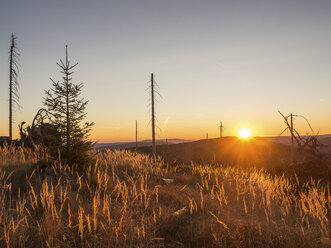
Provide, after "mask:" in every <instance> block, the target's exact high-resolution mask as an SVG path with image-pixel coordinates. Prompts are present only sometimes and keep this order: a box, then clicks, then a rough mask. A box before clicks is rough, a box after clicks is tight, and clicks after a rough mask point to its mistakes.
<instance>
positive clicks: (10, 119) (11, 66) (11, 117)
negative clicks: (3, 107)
mask: <svg viewBox="0 0 331 248" xmlns="http://www.w3.org/2000/svg"><path fill="white" fill-rule="evenodd" d="M14 47H15V38H14V36H13V35H12V37H11V45H10V58H9V139H10V140H12V139H13V129H12V128H13V53H14Z"/></svg>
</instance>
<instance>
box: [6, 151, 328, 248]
mask: <svg viewBox="0 0 331 248" xmlns="http://www.w3.org/2000/svg"><path fill="white" fill-rule="evenodd" d="M94 153H95V156H96V158H97V160H96V163H95V164H93V165H91V166H90V167H89V168H88V169H87V170H86V171H84V172H83V171H79V170H75V169H74V168H70V167H68V166H66V165H65V164H61V163H60V162H57V161H53V162H51V161H45V160H40V154H41V152H40V151H39V150H38V149H36V150H31V149H28V148H22V147H14V146H3V147H0V233H1V235H0V247H329V246H330V244H331V243H330V229H329V225H330V207H331V194H330V187H329V184H328V183H325V182H322V181H318V180H317V181H316V180H313V179H311V180H310V181H307V182H302V181H301V180H300V179H299V178H298V177H296V176H295V175H294V176H291V177H290V176H285V175H278V176H277V175H271V174H269V173H268V172H267V171H266V170H264V169H262V168H254V167H249V168H247V167H245V168H243V167H236V166H233V167H226V166H222V165H218V166H215V165H208V164H204V165H202V164H194V163H191V164H186V165H184V164H182V165H181V164H178V165H176V166H170V165H169V164H167V163H165V162H164V161H163V160H162V159H161V158H160V157H157V158H153V159H152V158H151V157H149V156H148V155H144V154H140V153H134V152H129V151H110V150H105V151H102V152H96V151H94Z"/></svg>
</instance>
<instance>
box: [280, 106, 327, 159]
mask: <svg viewBox="0 0 331 248" xmlns="http://www.w3.org/2000/svg"><path fill="white" fill-rule="evenodd" d="M278 112H279V114H280V115H281V116H282V117H283V119H284V123H285V125H286V128H285V129H284V130H283V132H282V133H281V134H280V135H282V134H283V133H285V132H286V131H289V132H290V135H291V160H292V161H291V162H292V163H293V162H294V143H295V144H296V146H297V148H298V150H299V151H306V152H308V153H309V154H311V155H312V156H313V157H315V158H322V157H323V154H324V153H323V149H322V148H323V147H325V145H324V144H322V143H321V142H320V141H319V140H318V138H317V136H318V134H314V130H313V128H312V126H311V125H310V123H309V121H308V119H307V118H306V117H304V116H302V115H294V114H292V113H291V114H290V115H284V114H283V113H282V112H280V111H278ZM295 117H297V118H301V119H304V120H305V122H306V123H307V125H308V127H309V130H310V132H311V133H308V134H306V135H300V133H299V132H298V131H297V130H296V129H295V127H294V118H295Z"/></svg>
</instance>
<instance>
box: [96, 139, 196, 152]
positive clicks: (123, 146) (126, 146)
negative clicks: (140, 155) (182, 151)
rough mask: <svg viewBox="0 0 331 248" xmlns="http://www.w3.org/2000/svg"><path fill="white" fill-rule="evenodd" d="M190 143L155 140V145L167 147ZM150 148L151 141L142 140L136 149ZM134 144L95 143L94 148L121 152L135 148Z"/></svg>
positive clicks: (178, 140) (173, 140)
mask: <svg viewBox="0 0 331 248" xmlns="http://www.w3.org/2000/svg"><path fill="white" fill-rule="evenodd" d="M187 142H192V140H184V139H158V140H156V145H157V146H159V145H167V144H168V145H169V144H179V143H187ZM148 146H152V141H151V140H142V141H138V147H148ZM135 147H136V142H114V143H97V144H96V145H95V148H96V149H97V150H105V149H110V150H121V149H129V148H135Z"/></svg>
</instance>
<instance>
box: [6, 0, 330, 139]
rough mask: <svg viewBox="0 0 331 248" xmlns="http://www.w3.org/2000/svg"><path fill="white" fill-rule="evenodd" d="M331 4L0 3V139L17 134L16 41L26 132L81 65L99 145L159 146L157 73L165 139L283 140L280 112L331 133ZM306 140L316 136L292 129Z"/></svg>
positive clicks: (213, 0) (289, 0) (296, 0)
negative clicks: (12, 106)
mask: <svg viewBox="0 0 331 248" xmlns="http://www.w3.org/2000/svg"><path fill="white" fill-rule="evenodd" d="M330 13H331V1H330V0H315V1H311V0H278V1H275V0H228V1H223V0H199V1H198V0H149V1H147V0H139V1H137V0H131V1H130V0H121V1H111V0H108V1H107V0H93V1H92V0H57V1H51V0H49V1H48V0H28V1H27V0H21V1H18V0H10V1H9V0H1V1H0V136H6V135H8V94H9V93H8V84H9V75H8V73H9V63H8V61H9V53H8V52H9V44H10V36H11V34H12V33H14V34H15V35H16V36H17V43H18V45H19V49H20V54H21V56H20V65H21V70H20V78H21V79H20V105H21V106H22V108H21V109H20V110H19V109H17V110H15V113H14V120H15V123H14V131H15V132H14V137H15V138H18V137H19V132H18V124H19V123H21V122H22V121H26V122H27V123H31V122H32V119H33V117H34V115H35V114H36V113H37V111H38V109H39V108H41V107H43V105H42V101H43V97H44V96H45V94H44V90H48V89H50V88H51V81H50V79H49V78H50V77H51V78H53V79H55V80H57V79H60V73H59V68H58V66H57V65H56V62H58V61H59V60H60V59H63V58H64V56H65V45H68V49H69V59H70V60H71V61H72V62H79V65H78V66H77V67H76V70H75V74H74V75H73V82H75V83H81V82H82V83H84V88H83V96H84V98H85V99H86V100H89V104H88V107H87V112H88V116H87V119H86V120H87V121H93V122H94V123H95V125H94V128H93V132H92V133H91V139H92V140H94V141H99V142H111V141H112V142H114V141H129V140H134V138H135V120H137V121H138V136H139V139H140V140H142V139H150V138H151V125H150V123H149V121H150V109H149V106H148V102H149V93H150V92H149V91H148V90H146V89H147V87H148V85H149V81H150V74H151V73H154V74H155V80H156V82H157V84H158V85H159V92H160V94H161V95H162V98H159V99H158V103H157V105H156V114H157V119H158V126H159V129H158V132H157V134H158V135H157V138H161V139H164V138H168V139H170V138H182V139H192V140H193V139H203V138H205V136H206V133H208V136H209V138H213V137H217V136H218V135H219V122H220V121H222V122H223V125H224V127H225V128H224V135H237V133H238V130H239V129H240V128H242V127H245V128H249V129H251V130H252V132H253V135H259V136H277V135H279V134H280V133H281V132H282V131H283V129H284V128H285V126H284V123H283V120H282V117H281V116H280V115H279V113H278V110H280V111H282V112H283V113H284V114H289V113H294V114H299V115H304V116H305V117H307V118H308V119H309V121H310V123H311V125H312V126H313V128H314V130H315V132H319V133H320V134H328V133H331V107H330V106H331V98H330V94H331V28H330V26H331V25H330V24H331V14H330ZM295 125H296V127H297V128H298V129H299V131H300V132H303V133H305V132H306V131H307V130H308V128H307V126H306V125H305V123H304V121H302V120H300V119H296V120H295Z"/></svg>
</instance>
